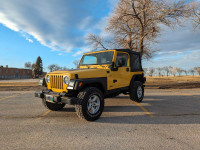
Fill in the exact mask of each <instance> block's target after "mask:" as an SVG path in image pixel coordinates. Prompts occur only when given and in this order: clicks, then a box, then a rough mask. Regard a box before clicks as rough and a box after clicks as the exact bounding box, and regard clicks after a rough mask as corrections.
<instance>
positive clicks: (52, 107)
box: [42, 98, 65, 111]
mask: <svg viewBox="0 0 200 150" xmlns="http://www.w3.org/2000/svg"><path fill="white" fill-rule="evenodd" d="M42 103H43V105H44V106H45V107H46V108H47V109H49V110H52V111H58V110H60V109H62V108H63V107H64V106H65V104H58V103H50V102H48V101H46V100H45V99H44V98H43V99H42Z"/></svg>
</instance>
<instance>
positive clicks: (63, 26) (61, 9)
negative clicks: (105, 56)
mask: <svg viewBox="0 0 200 150" xmlns="http://www.w3.org/2000/svg"><path fill="white" fill-rule="evenodd" d="M0 3H1V5H0V23H1V24H3V25H4V26H6V27H8V28H10V29H12V30H14V31H18V32H23V33H26V34H27V35H30V36H31V37H33V38H35V39H36V40H37V41H39V42H40V43H41V44H43V45H45V46H48V47H50V48H51V49H53V50H57V51H63V52H72V51H73V50H74V49H76V48H81V47H84V46H86V44H85V42H84V35H85V34H86V33H87V32H88V31H90V29H91V28H93V26H95V25H96V23H97V22H98V21H99V20H100V19H101V17H102V16H103V15H107V14H106V11H108V8H107V3H108V2H107V1H104V2H101V3H99V0H93V1H90V0H84V1H83V0H76V1H66V0H59V1H55V0H43V1H41V0H34V1H27V0H20V1H16V0H9V1H5V0H0ZM106 9H107V10H106ZM25 38H26V37H25ZM27 40H28V41H29V42H33V40H32V39H30V38H27Z"/></svg>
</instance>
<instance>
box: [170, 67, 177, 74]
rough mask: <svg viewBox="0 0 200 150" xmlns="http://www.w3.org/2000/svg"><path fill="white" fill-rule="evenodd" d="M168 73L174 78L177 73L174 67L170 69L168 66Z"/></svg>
mask: <svg viewBox="0 0 200 150" xmlns="http://www.w3.org/2000/svg"><path fill="white" fill-rule="evenodd" d="M170 73H171V74H172V75H174V77H175V76H176V73H177V68H176V67H171V66H170Z"/></svg>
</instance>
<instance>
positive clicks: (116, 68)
mask: <svg viewBox="0 0 200 150" xmlns="http://www.w3.org/2000/svg"><path fill="white" fill-rule="evenodd" d="M110 70H111V71H117V70H118V67H115V63H114V62H112V64H111V65H110Z"/></svg>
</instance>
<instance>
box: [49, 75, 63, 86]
mask: <svg viewBox="0 0 200 150" xmlns="http://www.w3.org/2000/svg"><path fill="white" fill-rule="evenodd" d="M50 83H51V88H55V89H63V76H62V75H51V76H50Z"/></svg>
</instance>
